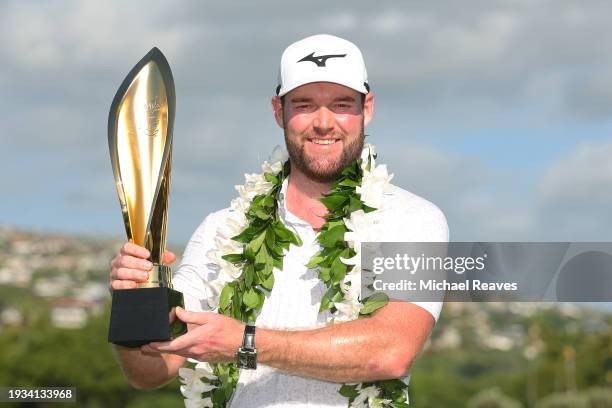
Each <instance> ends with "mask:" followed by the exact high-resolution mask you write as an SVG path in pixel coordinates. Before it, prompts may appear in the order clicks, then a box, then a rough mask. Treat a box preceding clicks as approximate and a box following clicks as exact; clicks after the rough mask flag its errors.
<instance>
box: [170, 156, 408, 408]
mask: <svg viewBox="0 0 612 408" xmlns="http://www.w3.org/2000/svg"><path fill="white" fill-rule="evenodd" d="M375 159H376V152H375V149H374V146H372V145H371V144H366V145H365V146H364V149H363V151H362V153H361V157H360V159H358V160H355V161H354V162H353V163H351V164H350V165H348V166H347V167H346V168H345V169H344V170H343V171H342V175H341V177H340V178H339V179H338V180H336V181H335V182H334V183H333V184H332V188H331V191H330V192H329V193H328V194H326V195H325V196H324V197H322V198H321V201H322V202H323V204H324V205H325V206H326V207H327V209H328V215H327V217H326V222H325V224H324V225H323V227H322V228H321V232H320V233H319V235H318V237H317V241H318V242H319V244H320V246H321V250H320V251H319V252H317V253H316V254H315V255H314V256H313V257H312V258H311V259H310V261H309V262H308V264H307V265H306V266H307V267H308V268H318V271H319V277H320V279H321V280H322V281H323V282H324V284H325V286H326V287H327V291H326V292H325V294H324V295H323V297H322V299H321V306H320V309H319V312H323V311H325V310H329V311H330V318H329V319H328V320H329V322H330V323H334V322H341V321H349V320H354V319H357V318H360V317H365V316H369V315H370V314H371V313H373V312H374V311H375V310H377V309H379V308H381V307H383V306H384V305H385V304H386V303H387V301H388V298H387V296H386V295H385V294H383V293H374V294H373V295H371V296H369V297H368V298H365V299H361V296H360V295H361V253H360V250H361V242H364V241H367V240H368V239H367V236H368V229H369V227H370V225H372V222H373V221H374V219H375V217H377V215H378V214H377V212H376V211H375V210H376V209H378V208H380V206H381V205H382V199H383V194H384V193H385V191H387V189H388V186H389V181H390V180H391V178H392V177H393V175H389V174H388V173H387V168H386V166H385V165H379V166H376V164H375ZM270 161H271V163H268V162H264V163H263V165H262V170H263V174H246V175H245V178H246V183H245V184H244V185H242V186H236V190H237V191H238V193H239V195H240V196H239V197H237V198H235V199H234V200H232V203H231V209H232V210H233V211H230V213H229V215H228V216H227V219H226V220H225V224H224V225H223V226H221V227H219V229H218V230H217V235H216V237H215V246H214V248H213V249H212V250H211V251H209V252H208V253H207V257H208V258H209V260H210V261H211V265H213V267H214V268H216V269H217V271H218V275H217V278H216V279H215V280H213V281H212V282H208V283H207V285H208V287H209V289H210V291H211V292H212V293H213V296H210V297H209V299H208V304H209V306H210V307H211V308H212V309H213V310H216V311H217V312H218V313H222V314H224V315H226V316H230V317H233V318H235V319H238V320H240V321H242V322H248V321H255V318H256V316H257V313H258V312H259V311H260V310H261V308H262V306H263V303H264V300H265V295H264V293H265V292H270V291H271V290H272V287H273V285H274V274H273V268H275V267H276V268H277V269H279V270H282V268H283V257H284V253H285V250H288V249H289V246H290V245H291V244H293V245H298V246H299V245H301V244H302V243H301V240H300V239H299V237H298V236H296V235H295V234H294V233H293V232H292V231H291V230H289V229H287V228H286V227H285V226H284V225H283V223H282V221H281V220H280V218H279V215H278V204H279V195H280V191H281V188H282V184H283V181H284V179H285V178H286V177H287V176H288V174H289V169H290V166H289V161H288V158H287V154H286V152H284V151H282V150H281V149H280V148H279V147H277V148H276V149H275V150H274V152H273V153H272V156H271V160H270ZM190 362H191V363H193V366H192V368H186V367H185V368H181V369H179V375H180V377H181V380H182V383H183V385H182V386H181V393H182V394H183V396H184V397H185V406H186V407H187V408H195V407H198V408H202V407H214V408H217V407H225V406H226V405H227V403H228V402H229V401H230V399H231V397H232V395H233V392H234V390H235V388H236V384H237V382H238V374H239V369H238V367H237V365H236V364H235V363H224V364H210V363H206V362H198V361H196V360H191V359H190ZM407 387H408V386H407V385H406V384H405V383H404V382H403V381H401V380H400V379H396V380H384V381H376V382H366V383H360V384H344V385H342V386H341V387H340V389H339V391H338V392H339V393H340V394H342V395H343V396H345V397H347V398H348V405H349V407H363V406H366V407H395V408H401V407H408V404H406V403H405V401H406V400H407Z"/></svg>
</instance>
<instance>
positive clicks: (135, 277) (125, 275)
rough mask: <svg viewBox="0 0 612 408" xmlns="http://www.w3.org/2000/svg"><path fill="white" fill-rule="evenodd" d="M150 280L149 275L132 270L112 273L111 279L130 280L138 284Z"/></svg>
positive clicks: (126, 269)
mask: <svg viewBox="0 0 612 408" xmlns="http://www.w3.org/2000/svg"><path fill="white" fill-rule="evenodd" d="M148 278H149V273H148V272H145V271H142V270H138V269H130V268H118V269H114V270H113V271H112V272H111V279H113V280H114V279H118V280H130V281H136V282H144V281H146V280H147V279H148Z"/></svg>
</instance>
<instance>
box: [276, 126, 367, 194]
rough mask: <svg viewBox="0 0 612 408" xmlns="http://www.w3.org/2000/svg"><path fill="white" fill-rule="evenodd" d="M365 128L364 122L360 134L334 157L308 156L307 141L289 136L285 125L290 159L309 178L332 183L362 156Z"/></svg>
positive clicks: (343, 140)
mask: <svg viewBox="0 0 612 408" xmlns="http://www.w3.org/2000/svg"><path fill="white" fill-rule="evenodd" d="M363 129H364V127H363V124H362V125H361V131H360V132H359V135H358V136H357V137H356V138H355V139H354V140H353V141H351V142H350V143H348V144H345V145H344V147H343V148H342V154H341V155H340V157H339V158H338V159H332V158H321V157H316V158H313V157H309V156H307V155H306V153H305V151H304V145H305V142H304V143H302V144H301V145H300V144H299V143H298V142H297V141H296V140H291V139H290V138H289V137H288V136H287V127H286V125H285V129H284V134H285V144H286V145H287V151H288V152H289V159H290V160H291V163H293V164H294V165H295V166H296V167H297V168H298V169H299V170H300V171H301V172H302V173H304V174H305V175H306V176H307V177H308V178H310V179H312V180H315V181H317V182H320V183H331V182H333V181H335V180H337V179H338V178H339V177H340V175H341V174H342V170H344V168H345V167H346V166H348V165H349V164H351V163H352V162H353V161H355V160H357V159H358V158H359V157H360V156H361V151H362V150H363V141H364V139H365V135H364V132H363ZM342 136H344V137H342V138H341V140H342V142H343V143H346V142H345V141H346V135H342ZM336 143H339V142H336Z"/></svg>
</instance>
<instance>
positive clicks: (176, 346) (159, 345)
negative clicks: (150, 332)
mask: <svg viewBox="0 0 612 408" xmlns="http://www.w3.org/2000/svg"><path fill="white" fill-rule="evenodd" d="M190 344H191V340H190V338H189V334H184V335H182V336H180V337H177V338H176V339H174V340H172V341H156V342H153V343H149V344H148V345H149V347H151V348H152V349H153V350H154V351H158V352H159V351H161V352H165V353H172V352H176V351H180V350H182V349H184V348H186V347H188V346H189V345H190Z"/></svg>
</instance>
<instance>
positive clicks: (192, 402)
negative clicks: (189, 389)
mask: <svg viewBox="0 0 612 408" xmlns="http://www.w3.org/2000/svg"><path fill="white" fill-rule="evenodd" d="M212 407H213V402H212V399H210V397H206V398H193V399H192V398H186V399H185V408H212Z"/></svg>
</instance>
